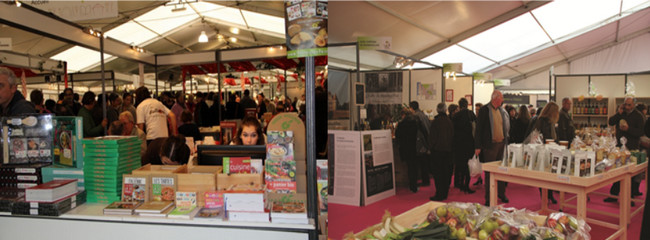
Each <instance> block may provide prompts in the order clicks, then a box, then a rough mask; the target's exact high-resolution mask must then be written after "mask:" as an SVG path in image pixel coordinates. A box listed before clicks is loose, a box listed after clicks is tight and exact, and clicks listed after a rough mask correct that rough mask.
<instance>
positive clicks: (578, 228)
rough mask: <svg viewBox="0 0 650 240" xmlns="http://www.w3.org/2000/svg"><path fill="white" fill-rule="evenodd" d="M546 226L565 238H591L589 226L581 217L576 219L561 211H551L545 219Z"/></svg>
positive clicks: (581, 239)
mask: <svg viewBox="0 0 650 240" xmlns="http://www.w3.org/2000/svg"><path fill="white" fill-rule="evenodd" d="M546 227H549V228H550V229H552V230H553V231H554V232H556V233H560V234H562V235H564V236H566V238H565V239H567V240H587V239H591V236H590V235H589V231H591V227H590V226H589V225H588V224H587V223H586V222H585V221H584V220H582V219H577V218H575V217H573V216H571V215H569V214H566V213H563V212H557V213H551V214H550V215H548V218H547V219H546Z"/></svg>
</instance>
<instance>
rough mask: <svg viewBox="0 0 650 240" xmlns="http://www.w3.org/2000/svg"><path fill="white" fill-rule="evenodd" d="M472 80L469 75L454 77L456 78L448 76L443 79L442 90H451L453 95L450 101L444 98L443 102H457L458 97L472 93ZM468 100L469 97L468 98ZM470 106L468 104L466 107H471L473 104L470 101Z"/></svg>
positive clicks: (448, 103)
mask: <svg viewBox="0 0 650 240" xmlns="http://www.w3.org/2000/svg"><path fill="white" fill-rule="evenodd" d="M473 83H474V80H473V78H472V77H471V76H464V77H456V80H454V79H453V78H448V79H445V91H444V92H443V94H444V93H446V90H448V89H449V90H453V95H454V98H453V99H452V101H451V102H448V101H446V99H445V104H447V106H449V105H450V104H452V103H453V104H458V100H460V98H463V97H465V96H466V95H472V91H473V89H472V88H473V87H474V86H473V85H474V84H473ZM468 100H470V99H468ZM469 105H471V106H468V109H473V106H474V104H473V103H471V102H470V104H469Z"/></svg>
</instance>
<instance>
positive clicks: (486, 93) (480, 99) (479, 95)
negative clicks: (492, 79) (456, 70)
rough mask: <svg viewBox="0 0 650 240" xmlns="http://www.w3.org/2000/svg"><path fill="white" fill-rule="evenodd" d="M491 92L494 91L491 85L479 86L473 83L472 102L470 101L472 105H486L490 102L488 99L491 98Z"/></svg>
mask: <svg viewBox="0 0 650 240" xmlns="http://www.w3.org/2000/svg"><path fill="white" fill-rule="evenodd" d="M493 91H494V84H493V83H484V84H480V83H477V82H474V100H472V101H473V104H476V103H482V104H483V105H485V104H486V103H488V102H490V98H491V97H492V92H493Z"/></svg>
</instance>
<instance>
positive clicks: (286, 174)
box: [264, 159, 297, 192]
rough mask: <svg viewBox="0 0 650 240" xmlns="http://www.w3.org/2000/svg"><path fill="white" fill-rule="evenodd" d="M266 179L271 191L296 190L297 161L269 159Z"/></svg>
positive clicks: (266, 167)
mask: <svg viewBox="0 0 650 240" xmlns="http://www.w3.org/2000/svg"><path fill="white" fill-rule="evenodd" d="M264 164H265V170H266V171H265V172H264V181H265V182H266V188H267V190H268V191H270V192H296V189H297V188H296V162H295V161H278V160H273V159H267V160H266V162H265V163H264Z"/></svg>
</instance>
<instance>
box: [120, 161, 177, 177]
mask: <svg viewBox="0 0 650 240" xmlns="http://www.w3.org/2000/svg"><path fill="white" fill-rule="evenodd" d="M186 168H187V165H180V166H178V165H151V163H149V164H147V165H144V166H142V167H140V168H138V169H136V170H133V171H132V172H131V174H137V175H151V174H167V173H181V172H184V171H186Z"/></svg>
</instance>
